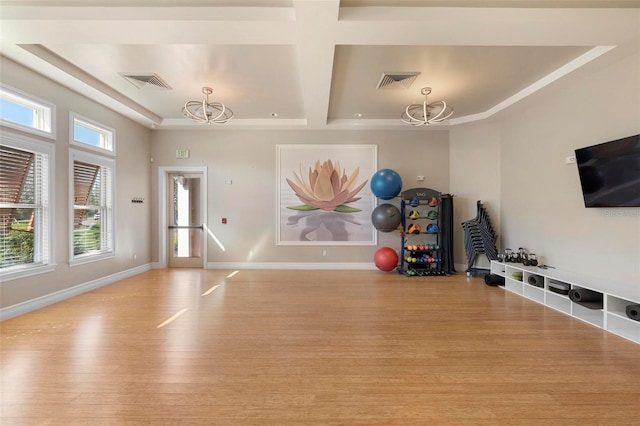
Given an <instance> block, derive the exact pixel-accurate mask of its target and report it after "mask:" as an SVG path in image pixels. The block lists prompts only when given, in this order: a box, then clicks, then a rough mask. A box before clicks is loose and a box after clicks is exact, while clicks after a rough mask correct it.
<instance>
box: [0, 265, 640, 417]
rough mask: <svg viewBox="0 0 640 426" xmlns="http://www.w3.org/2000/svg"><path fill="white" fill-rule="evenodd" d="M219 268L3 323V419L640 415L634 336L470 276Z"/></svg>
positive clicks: (127, 284)
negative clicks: (617, 333)
mask: <svg viewBox="0 0 640 426" xmlns="http://www.w3.org/2000/svg"><path fill="white" fill-rule="evenodd" d="M230 272H232V271H217V270H213V271H212V270H209V271H204V270H153V271H150V272H147V273H144V274H141V275H138V276H136V277H133V278H130V279H127V280H124V281H121V282H118V283H115V284H112V285H109V286H106V287H103V288H100V289H98V290H96V291H93V292H90V293H86V294H83V295H81V296H78V297H75V298H73V299H69V300H67V301H64V302H61V303H58V304H56V305H52V306H49V307H47V308H44V309H41V310H38V311H35V312H32V313H29V314H26V315H22V316H20V317H17V318H13V319H10V320H7V321H4V322H2V323H0V327H1V332H0V343H1V345H2V346H1V352H0V355H1V361H0V366H1V380H2V389H1V392H2V394H1V402H0V404H1V405H0V410H1V412H0V423H1V424H2V425H4V426H7V425H39V424H45V425H49V424H52V425H76V424H99V425H100V424H107V425H120V424H171V425H173V424H176V425H182V424H185V425H187V424H202V425H382V424H395V425H529V424H531V425H554V426H555V425H581V426H582V425H613V426H617V425H632V424H638V421H639V419H640V345H637V344H634V343H632V342H629V341H627V340H625V339H623V338H621V337H618V336H615V335H613V334H610V333H607V332H605V331H603V330H601V329H599V328H596V327H593V326H591V325H589V324H586V323H583V322H581V321H579V320H577V319H572V318H570V317H568V316H565V315H563V314H561V313H558V312H556V311H554V310H552V309H549V308H546V307H544V306H542V305H539V304H537V303H535V302H531V301H528V300H526V299H524V298H521V297H519V296H516V295H513V294H510V293H508V292H506V291H504V290H503V289H501V288H494V287H488V286H486V285H485V284H484V282H483V281H482V280H481V279H480V278H471V279H468V278H467V277H466V276H464V274H458V275H455V276H450V277H412V278H408V277H401V276H399V275H397V274H395V273H382V272H379V271H253V270H246V271H245V270H243V271H239V272H238V273H237V274H235V275H234V276H232V277H227V275H228V274H229V273H230ZM216 285H217V286H219V287H215V286H216ZM214 287H215V289H214ZM203 294H205V295H203ZM169 319H173V321H172V322H169V323H166V321H167V320H169ZM163 323H165V325H162V324H163ZM159 326H160V327H159Z"/></svg>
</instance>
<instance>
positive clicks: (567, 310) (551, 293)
mask: <svg viewBox="0 0 640 426" xmlns="http://www.w3.org/2000/svg"><path fill="white" fill-rule="evenodd" d="M491 273H492V274H495V275H499V276H501V277H504V279H505V280H504V281H505V283H504V288H505V290H507V291H510V292H512V293H516V294H519V295H520V296H522V297H526V298H527V299H531V300H533V301H535V302H538V303H540V304H542V305H545V306H548V307H550V308H553V309H555V310H557V311H560V312H562V313H564V314H566V315H570V316H572V317H574V318H578V319H580V320H582V321H585V322H587V323H589V324H591V325H595V326H596V327H600V328H602V329H605V330H607V331H609V332H611V333H614V334H617V335H618V336H621V337H624V338H626V339H628V340H631V341H632V342H635V343H638V344H640V321H635V320H632V319H631V318H629V317H628V316H627V314H626V311H625V310H626V307H627V306H628V305H633V304H640V301H638V300H629V299H626V298H624V297H619V296H616V295H614V294H610V293H607V292H603V291H600V290H597V289H596V288H595V286H592V285H589V282H590V281H592V280H590V279H589V278H588V277H582V276H579V275H577V274H574V273H567V272H564V271H561V270H559V269H551V268H548V269H542V268H538V267H535V266H524V265H522V264H519V263H504V262H499V261H497V260H492V261H491ZM514 273H515V274H514ZM520 277H521V278H520ZM570 289H586V290H592V291H597V292H599V293H601V294H602V299H603V306H602V309H590V308H587V307H585V306H583V305H581V304H579V303H576V302H573V301H572V300H571V299H570V298H569V296H568V293H569V290H570Z"/></svg>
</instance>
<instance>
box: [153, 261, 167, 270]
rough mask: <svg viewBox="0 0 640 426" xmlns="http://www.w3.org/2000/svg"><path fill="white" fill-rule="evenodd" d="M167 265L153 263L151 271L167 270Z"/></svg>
mask: <svg viewBox="0 0 640 426" xmlns="http://www.w3.org/2000/svg"><path fill="white" fill-rule="evenodd" d="M165 268H166V265H163V264H162V263H160V262H153V263H151V269H165Z"/></svg>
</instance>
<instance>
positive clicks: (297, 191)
mask: <svg viewBox="0 0 640 426" xmlns="http://www.w3.org/2000/svg"><path fill="white" fill-rule="evenodd" d="M276 149H277V169H278V173H277V174H278V188H277V194H278V201H277V206H278V212H277V220H278V226H277V243H278V244H281V245H376V244H377V232H376V230H375V228H374V227H373V224H372V223H371V212H372V211H373V209H374V208H375V196H374V195H373V193H372V192H371V188H370V184H369V180H370V179H371V176H373V174H374V173H375V171H376V168H377V160H378V159H377V152H378V151H377V146H376V145H277V146H276Z"/></svg>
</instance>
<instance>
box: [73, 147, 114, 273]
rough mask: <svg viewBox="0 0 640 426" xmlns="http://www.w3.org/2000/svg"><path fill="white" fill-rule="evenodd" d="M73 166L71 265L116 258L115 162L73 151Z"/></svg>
mask: <svg viewBox="0 0 640 426" xmlns="http://www.w3.org/2000/svg"><path fill="white" fill-rule="evenodd" d="M69 164H70V169H71V170H70V175H71V179H69V181H70V188H69V192H70V194H72V197H73V198H72V206H73V209H72V212H73V213H72V214H71V226H70V229H71V236H70V238H71V241H72V242H73V244H72V245H71V253H70V256H69V258H70V259H71V263H72V264H74V263H83V262H86V261H93V260H99V259H102V258H105V257H110V256H113V254H114V241H113V239H114V238H113V237H114V231H113V227H114V202H113V201H114V182H115V176H114V172H115V162H114V160H112V159H108V158H104V157H100V156H98V155H95V154H90V153H86V152H81V151H75V150H72V151H71V159H70V161H69Z"/></svg>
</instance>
